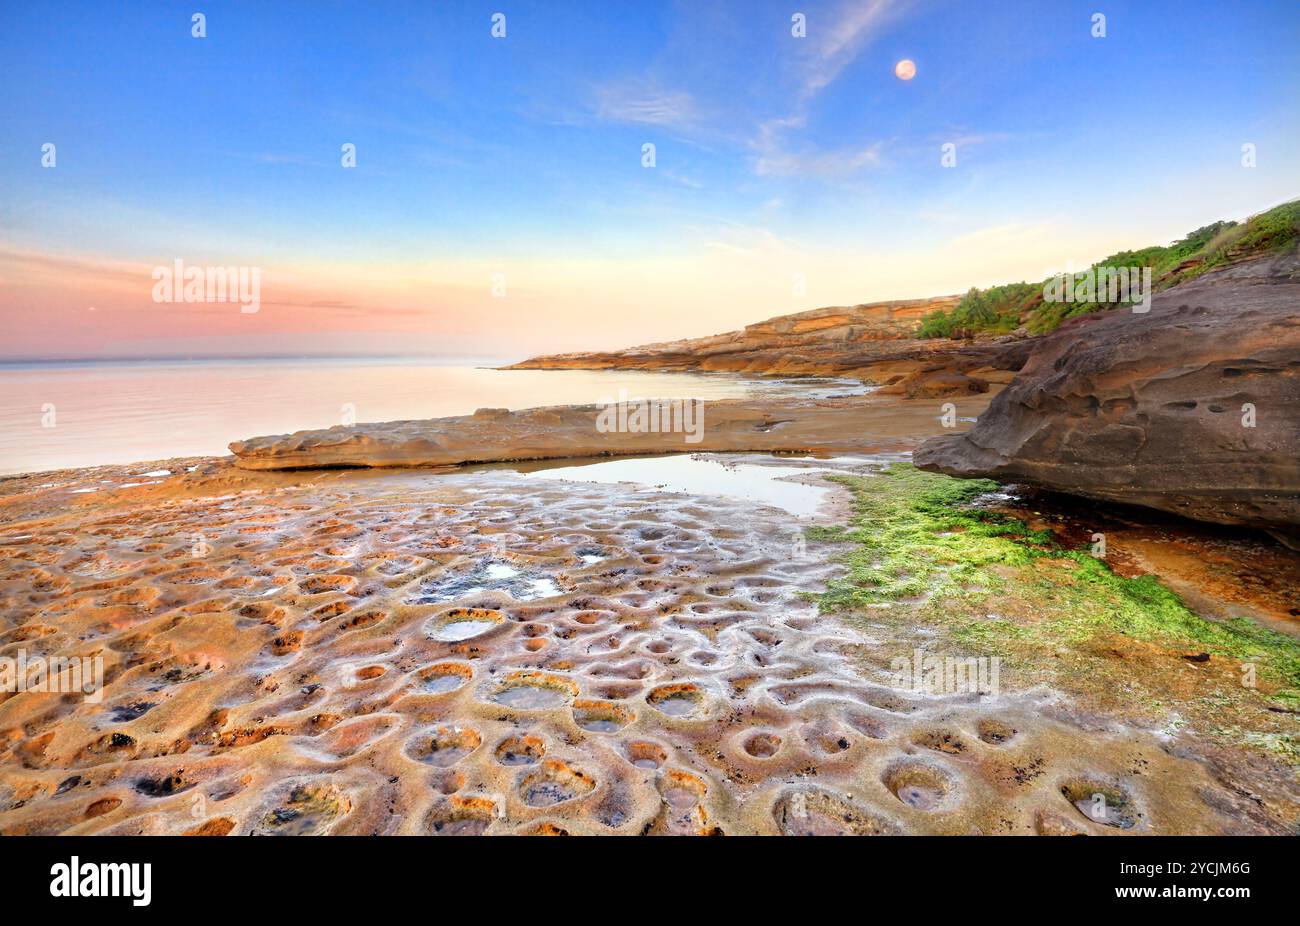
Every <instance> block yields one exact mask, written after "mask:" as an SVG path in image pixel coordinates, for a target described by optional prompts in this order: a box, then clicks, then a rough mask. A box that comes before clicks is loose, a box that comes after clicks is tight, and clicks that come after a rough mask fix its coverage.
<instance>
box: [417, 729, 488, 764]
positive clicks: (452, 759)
mask: <svg viewBox="0 0 1300 926" xmlns="http://www.w3.org/2000/svg"><path fill="white" fill-rule="evenodd" d="M482 742H483V738H482V737H481V736H479V733H478V731H477V730H471V729H470V728H469V727H438V729H436V730H434V731H433V736H431V737H430V738H429V739H428V741H427V744H426V745H425V747H424V750H423V754H422V755H421V756H420V759H421V760H422V761H424V762H428V763H429V764H431V765H438V766H442V767H444V768H445V767H447V766H450V765H455V764H456V763H457V762H459V761H460V760H461V759H463V758H465V757H466V756H467V755H469V754H470V753H471V752H473V751H474V750H475V749H478V747H479V744H480V743H482Z"/></svg>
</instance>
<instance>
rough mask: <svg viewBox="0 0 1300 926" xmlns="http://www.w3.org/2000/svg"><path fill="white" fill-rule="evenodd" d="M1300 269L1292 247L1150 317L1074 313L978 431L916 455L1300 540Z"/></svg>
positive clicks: (977, 472)
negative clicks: (1280, 254) (1257, 528)
mask: <svg viewBox="0 0 1300 926" xmlns="http://www.w3.org/2000/svg"><path fill="white" fill-rule="evenodd" d="M1298 272H1300V259H1298V258H1297V255H1296V253H1295V252H1292V253H1289V254H1287V255H1284V256H1282V257H1277V258H1268V259H1261V260H1255V261H1250V262H1247V263H1243V264H1239V265H1236V266H1233V267H1230V268H1227V269H1225V270H1222V271H1217V272H1211V273H1208V274H1206V275H1205V276H1203V277H1201V278H1198V279H1197V280H1194V281H1192V282H1190V283H1186V284H1183V285H1181V286H1177V287H1175V288H1173V289H1170V290H1167V291H1165V292H1162V293H1158V294H1156V295H1155V297H1154V298H1153V301H1152V306H1151V310H1150V312H1149V313H1146V314H1140V313H1134V312H1131V311H1127V310H1118V311H1112V312H1105V313H1097V314H1095V315H1086V316H1082V317H1079V318H1076V319H1072V320H1070V321H1067V322H1066V323H1065V324H1064V325H1062V326H1061V327H1060V328H1059V329H1058V330H1057V331H1055V332H1053V333H1052V334H1050V335H1048V336H1046V337H1044V338H1041V339H1039V340H1038V342H1037V345H1036V347H1035V349H1034V351H1033V353H1032V354H1031V355H1030V358H1029V360H1028V363H1027V364H1026V365H1025V367H1024V369H1022V370H1021V372H1020V374H1019V375H1018V376H1017V377H1016V379H1015V380H1014V381H1013V382H1012V384H1011V385H1010V386H1008V387H1007V388H1006V389H1005V390H1004V391H1003V392H1001V393H1000V394H999V395H998V396H997V397H996V398H995V399H994V400H993V402H992V404H991V405H990V407H989V409H988V411H987V412H986V413H984V414H983V415H982V416H981V417H980V420H979V422H978V423H977V424H976V426H975V427H974V428H972V429H971V430H970V431H968V432H964V433H962V434H954V435H949V436H944V437H939V438H936V439H935V440H933V441H930V442H928V443H927V444H925V445H924V446H923V447H922V448H921V450H920V451H918V452H917V454H916V463H917V465H918V466H920V467H921V468H922V469H929V470H934V471H938V472H943V473H948V474H950V475H955V476H968V477H971V476H987V477H991V478H994V479H999V480H1002V481H1008V482H1011V481H1014V482H1026V483H1031V484H1035V485H1039V486H1044V487H1047V488H1051V489H1055V490H1058V491H1062V492H1069V493H1072V494H1076V495H1083V496H1086V497H1090V498H1098V499H1106V500H1109V501H1116V502H1125V503H1130V504H1137V505H1144V506H1147V507H1150V508H1157V509H1160V510H1162V511H1169V512H1173V513H1176V514H1181V515H1185V516H1187V517H1192V518H1197V519H1200V520H1204V521H1211V522H1215V523H1219V524H1241V525H1248V526H1253V527H1260V528H1264V529H1268V530H1271V531H1275V532H1277V533H1278V534H1279V535H1282V536H1289V537H1291V538H1292V542H1293V543H1294V542H1295V541H1294V538H1295V537H1296V536H1297V528H1298V527H1300V279H1298V278H1297V273H1298ZM1252 415H1253V419H1252V417H1251V416H1252ZM1252 421H1253V424H1252V423H1251V422H1252Z"/></svg>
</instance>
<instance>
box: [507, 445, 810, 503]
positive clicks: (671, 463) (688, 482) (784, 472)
mask: <svg viewBox="0 0 1300 926" xmlns="http://www.w3.org/2000/svg"><path fill="white" fill-rule="evenodd" d="M815 472H817V469H816V467H808V466H775V465H773V466H766V465H760V464H754V463H730V462H728V461H727V460H726V457H725V456H718V457H714V456H695V455H688V454H681V455H679V456H669V457H629V458H627V459H621V460H606V461H602V462H599V463H585V464H580V465H577V466H556V467H550V468H542V469H536V470H531V471H529V472H527V473H524V474H523V475H525V476H527V477H530V478H536V479H563V480H567V481H570V482H598V483H606V484H610V483H620V482H632V483H639V484H641V485H644V486H647V487H652V488H655V489H661V490H664V491H668V492H681V493H686V494H688V495H718V496H723V497H726V498H738V499H744V500H745V501H750V502H757V503H759V504H763V505H772V506H774V507H776V508H782V509H784V510H785V511H788V512H790V513H791V514H794V515H801V516H811V515H813V514H816V512H817V510H818V509H819V508H820V507H821V506H822V504H823V503H824V502H825V501H826V498H827V495H828V494H829V492H830V490H829V489H827V488H825V487H823V486H815V485H805V484H803V483H799V482H788V481H784V480H785V477H787V476H806V475H811V474H813V473H815Z"/></svg>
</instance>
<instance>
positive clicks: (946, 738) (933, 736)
mask: <svg viewBox="0 0 1300 926" xmlns="http://www.w3.org/2000/svg"><path fill="white" fill-rule="evenodd" d="M912 742H913V743H915V744H916V745H917V746H921V747H924V748H925V749H933V750H934V751H935V752H942V753H946V754H947V755H950V756H959V755H961V754H962V753H963V752H965V751H966V744H965V743H963V742H962V740H961V737H960V736H959V735H958V734H957V733H955V732H954V731H952V730H922V731H920V732H918V733H917V734H916V735H914V736H913V737H912Z"/></svg>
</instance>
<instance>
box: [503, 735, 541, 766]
mask: <svg viewBox="0 0 1300 926" xmlns="http://www.w3.org/2000/svg"><path fill="white" fill-rule="evenodd" d="M544 755H546V743H545V742H544V741H543V740H542V738H541V737H540V736H510V737H507V738H506V739H503V740H502V741H501V742H500V743H499V744H498V745H497V748H496V757H497V761H498V762H500V763H501V764H502V765H536V764H537V763H538V762H540V761H541V760H542V757H543V756H544Z"/></svg>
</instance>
